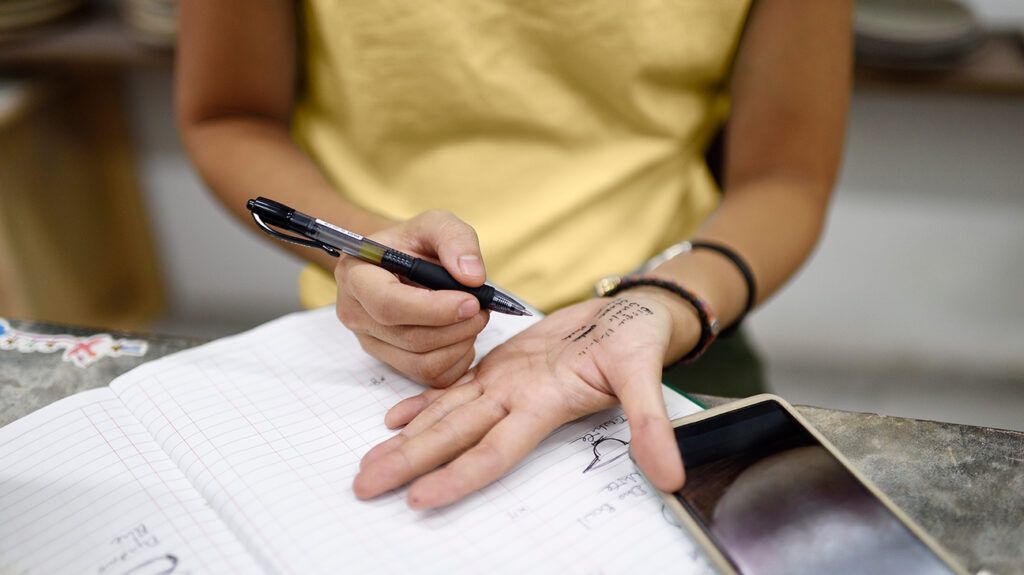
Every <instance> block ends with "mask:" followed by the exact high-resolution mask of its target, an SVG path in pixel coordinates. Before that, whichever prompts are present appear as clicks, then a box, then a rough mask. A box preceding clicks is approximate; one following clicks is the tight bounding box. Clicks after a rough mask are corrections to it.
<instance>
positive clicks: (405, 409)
mask: <svg viewBox="0 0 1024 575" xmlns="http://www.w3.org/2000/svg"><path fill="white" fill-rule="evenodd" d="M475 377H476V373H475V370H470V371H469V372H467V373H466V374H465V375H463V376H462V377H460V378H459V379H458V380H457V381H456V382H455V383H453V384H452V385H451V387H449V388H448V389H452V388H455V387H458V386H460V385H465V384H467V383H469V382H471V381H473V379H474V378H475ZM445 393H446V390H445V389H428V390H426V391H424V392H423V393H419V394H417V395H414V396H412V397H407V398H405V399H403V400H402V401H399V402H398V403H396V404H395V405H393V406H391V409H389V410H388V412H387V413H385V414H384V425H386V426H387V427H388V429H398V428H399V427H402V426H403V425H406V424H408V423H409V422H410V421H412V420H413V419H415V418H416V417H417V416H419V414H420V413H421V412H422V411H423V410H424V409H426V408H427V406H429V405H430V404H432V403H433V402H434V401H435V400H436V399H438V398H439V397H442V396H443V395H444V394H445ZM448 411H451V409H450V408H449V409H448ZM415 429H416V427H413V430H415ZM406 433H407V434H408V433H409V431H408V430H406Z"/></svg>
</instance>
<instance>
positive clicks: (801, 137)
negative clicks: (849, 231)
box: [656, 0, 852, 357]
mask: <svg viewBox="0 0 1024 575" xmlns="http://www.w3.org/2000/svg"><path fill="white" fill-rule="evenodd" d="M751 10H752V12H751V14H750V18H749V21H748V25H747V29H746V31H745V33H744V36H743V40H742V43H741V45H740V50H739V54H738V55H737V61H736V66H735V68H734V71H733V78H732V100H733V107H732V115H731V117H730V119H729V124H728V128H727V132H726V140H725V144H726V148H725V152H726V157H725V168H726V173H725V182H724V196H723V200H722V204H721V205H720V206H719V208H718V210H717V211H716V212H715V214H714V215H713V217H712V218H711V219H710V220H709V221H708V222H707V223H706V224H705V225H704V226H703V227H702V228H701V230H700V231H699V233H698V237H700V238H702V239H709V240H715V241H718V242H721V243H724V244H726V245H728V246H730V247H732V248H733V249H735V250H736V251H737V252H739V253H740V254H741V255H742V256H743V258H744V259H745V260H746V261H747V262H748V263H749V265H750V266H751V268H752V269H753V272H754V275H755V277H756V278H757V282H758V294H757V296H758V297H757V300H758V301H763V300H764V299H766V298H767V297H769V296H770V295H771V294H773V293H774V292H775V291H776V290H778V289H779V287H781V286H782V284H783V283H785V281H786V280H787V279H788V278H789V277H790V276H791V275H792V274H793V273H794V272H795V271H796V270H797V269H798V268H799V267H800V265H801V264H802V263H803V262H804V261H805V260H806V259H807V257H808V255H809V254H810V253H811V250H812V249H813V248H814V245H815V244H816V243H817V240H818V237H819V236H820V234H821V230H822V227H823V224H824V220H825V213H826V210H827V208H828V201H829V196H830V195H831V192H832V186H833V184H834V181H835V178H836V174H837V171H838V169H839V161H840V157H841V155H842V144H843V130H844V126H845V122H846V110H847V106H848V102H849V91H850V69H851V56H850V49H851V40H850V35H851V30H850V26H851V24H850V19H851V13H852V6H851V2H849V0H841V1H840V0H837V1H830V2H801V1H799V0H757V1H755V2H754V5H753V6H752V8H751ZM656 273H657V274H659V275H665V276H668V277H671V278H674V279H677V280H680V281H683V282H685V283H686V285H687V286H688V287H690V288H691V289H694V290H695V291H697V292H698V293H700V294H702V295H703V296H704V297H705V298H706V299H707V300H708V301H709V303H710V305H711V307H712V309H714V310H715V311H716V313H717V314H718V316H719V319H720V320H722V323H723V325H728V324H729V323H731V322H732V321H733V320H734V319H735V318H736V317H737V316H738V315H739V314H740V313H741V311H742V310H743V305H744V303H745V299H746V291H745V287H744V283H743V277H742V276H741V275H740V274H739V272H738V271H737V270H736V268H735V267H734V266H733V265H732V263H730V262H729V261H728V260H726V259H725V258H723V257H721V256H720V255H718V254H715V253H712V252H706V251H699V252H694V253H691V254H687V255H683V256H680V257H678V258H676V259H674V260H672V261H670V262H668V263H666V264H665V265H663V266H662V267H660V268H659V269H658V270H656ZM691 315H692V314H691ZM684 321H685V322H687V323H689V324H691V325H690V327H689V328H686V327H683V332H684V333H685V334H686V335H685V336H684V337H679V338H676V340H677V341H675V342H674V344H673V348H674V349H673V350H671V352H670V355H673V356H674V357H679V355H681V354H683V353H686V350H688V349H689V347H687V346H690V347H692V344H693V342H694V341H695V339H696V337H697V332H696V331H695V328H694V327H693V325H692V320H690V319H685V320H684Z"/></svg>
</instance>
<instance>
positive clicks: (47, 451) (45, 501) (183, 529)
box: [0, 388, 259, 575]
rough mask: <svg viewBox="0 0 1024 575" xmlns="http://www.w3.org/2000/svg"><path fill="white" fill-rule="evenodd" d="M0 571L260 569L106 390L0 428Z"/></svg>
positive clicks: (63, 402)
mask: <svg viewBox="0 0 1024 575" xmlns="http://www.w3.org/2000/svg"><path fill="white" fill-rule="evenodd" d="M0 462H3V463H2V465H0V573H93V574H96V575H104V574H118V575H120V574H123V573H171V572H175V573H187V572H199V571H209V572H218V573H251V572H253V571H255V570H258V569H259V567H258V565H257V564H256V563H255V562H254V560H253V558H252V557H251V556H250V555H249V554H248V553H247V552H246V551H245V549H244V548H243V547H242V545H241V543H239V541H238V540H237V539H236V538H235V536H234V535H233V534H232V533H231V532H230V531H229V530H228V528H227V526H226V525H224V523H223V522H222V521H221V520H220V519H219V518H218V517H217V515H216V513H215V512H214V511H213V510H212V509H210V507H209V506H208V505H207V504H206V502H205V501H203V499H202V497H201V496H200V495H199V493H198V492H196V490H195V489H194V488H193V487H192V485H191V484H190V483H189V482H188V480H187V479H185V476H184V475H182V473H181V471H180V470H179V469H178V468H177V467H176V466H175V465H174V464H173V463H172V462H171V461H170V460H169V459H168V458H167V456H166V454H164V453H163V451H161V450H160V448H159V446H157V445H156V443H154V442H153V439H152V438H151V437H150V436H149V434H148V432H147V431H146V430H145V428H143V427H142V425H141V424H140V423H139V422H138V420H137V419H135V417H134V416H133V415H132V414H130V413H129V412H128V411H127V409H125V407H124V404H123V403H121V401H120V400H119V399H117V397H116V396H115V395H114V393H113V392H112V391H111V390H110V389H107V388H103V389H96V390H91V391H86V392H83V393H79V394H76V395H73V396H71V397H68V398H66V399H63V400H61V401H58V402H57V403H54V404H53V405H50V406H47V407H45V408H43V409H41V410H39V411H36V412H35V413H32V414H30V415H28V416H26V417H24V418H22V419H20V420H18V421H15V422H13V423H11V424H10V425H7V426H6V427H4V428H2V429H0Z"/></svg>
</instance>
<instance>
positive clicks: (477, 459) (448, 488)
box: [407, 411, 558, 509]
mask: <svg viewBox="0 0 1024 575" xmlns="http://www.w3.org/2000/svg"><path fill="white" fill-rule="evenodd" d="M557 426H558V424H557V422H554V421H548V420H546V419H544V418H541V417H538V416H537V415H536V414H533V413H529V412H523V411H519V412H513V413H511V414H509V415H508V416H507V417H505V418H504V419H501V420H500V422H498V424H497V425H495V426H494V428H493V429H491V431H490V432H488V433H487V435H485V436H484V438H483V439H482V440H481V441H480V443H478V444H477V445H476V446H475V447H473V448H471V449H469V450H468V451H466V452H465V453H463V454H462V455H461V456H459V457H458V458H456V459H455V460H454V461H452V462H451V463H450V464H448V465H447V466H445V467H444V468H442V469H439V470H437V471H434V472H433V473H430V474H429V475H427V476H425V477H422V478H420V479H419V480H417V481H415V482H414V483H413V484H412V486H411V487H410V488H409V494H408V496H407V500H408V503H409V506H410V507H412V508H414V509H431V508H434V507H441V506H444V505H448V504H450V503H454V502H455V501H458V500H459V499H462V498H463V497H465V496H466V495H469V494H470V493H472V492H474V491H476V490H477V489H480V488H482V487H484V486H486V485H489V484H490V483H492V482H494V481H496V480H497V479H499V478H500V477H501V476H502V475H504V474H505V473H506V472H507V471H508V470H510V469H511V468H512V467H513V466H514V465H516V464H517V463H519V462H520V461H522V459H523V458H524V457H526V456H527V454H529V453H530V450H532V449H533V448H534V447H536V446H537V444H538V443H540V442H541V441H542V440H543V439H544V438H545V437H547V435H548V434H549V433H551V431H552V430H554V429H555V428H556V427H557Z"/></svg>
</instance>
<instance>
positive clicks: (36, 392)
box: [0, 320, 1024, 574]
mask: <svg viewBox="0 0 1024 575" xmlns="http://www.w3.org/2000/svg"><path fill="white" fill-rule="evenodd" d="M10 323H11V327H13V328H15V329H18V330H25V331H31V332H35V333H52V334H57V333H67V334H72V335H89V334H93V333H95V331H94V330H83V329H79V328H73V327H69V326H62V325H53V324H47V323H40V322H27V321H17V320H11V321H10ZM113 335H115V336H120V337H131V338H136V339H145V340H146V341H148V342H149V350H148V352H147V354H146V355H145V356H144V357H141V358H136V357H118V358H111V357H107V358H103V359H101V360H99V361H97V362H96V363H94V364H92V365H91V366H89V367H87V368H79V367H76V366H75V365H73V364H71V363H68V362H64V361H62V360H61V356H60V354H56V353H53V354H43V353H20V352H17V351H0V425H6V424H7V423H9V422H11V421H14V420H15V419H17V418H19V417H22V416H24V415H26V414H28V413H30V412H32V411H35V410H36V409H39V408H41V407H43V406H45V405H47V404H49V403H52V402H54V401H56V400H58V399H61V398H63V397H67V396H68V395H71V394H73V393H76V392H79V391H83V390H86V389H91V388H95V387H102V386H104V385H107V384H108V383H110V381H111V380H112V379H114V378H115V377H117V376H118V375H120V374H122V373H124V372H126V371H128V370H130V369H132V368H134V367H136V366H137V365H139V364H141V363H144V362H146V361H150V360H153V359H156V358H158V357H160V356H163V355H166V354H169V353H173V352H176V351H180V350H182V349H187V348H189V347H193V346H195V345H199V344H201V343H203V340H197V339H189V338H182V337H171V336H164V335H151V334H144V335H140V334H121V333H114V334H113ZM696 398H697V399H698V400H699V401H702V402H704V403H705V404H706V405H708V406H713V405H718V404H721V403H725V402H727V401H728V400H727V399H726V398H720V397H710V396H696ZM798 409H799V410H800V412H801V413H802V414H803V415H804V416H805V417H806V418H807V419H808V420H810V421H811V423H812V424H813V425H814V426H815V427H817V428H818V429H819V430H820V431H821V432H822V433H823V434H824V435H825V436H826V437H827V438H828V439H829V440H830V441H832V443H833V444H835V446H836V447H837V448H838V449H839V450H840V451H841V452H842V453H843V454H844V455H845V456H846V457H847V458H848V459H849V460H850V462H851V463H852V464H853V465H854V466H855V467H856V468H857V469H858V470H860V471H861V472H862V473H863V474H864V475H865V476H867V477H868V478H869V479H870V480H871V481H873V482H874V483H875V485H877V486H878V487H879V488H880V489H881V490H882V491H883V492H885V493H886V494H887V495H888V496H889V497H890V498H892V500H893V501H895V502H896V504H897V505H899V506H900V507H901V508H902V509H903V510H904V511H906V512H907V514H908V515H910V517H912V518H913V519H914V520H915V521H917V523H918V524H920V525H921V526H922V527H923V528H924V529H925V530H926V531H927V532H929V533H930V534H931V535H932V536H933V537H935V539H937V540H938V541H939V542H940V543H941V544H942V545H943V546H944V547H945V548H946V549H947V550H949V551H950V552H951V553H952V554H953V556H954V557H956V558H957V559H958V560H959V562H960V563H961V564H962V565H964V566H965V567H967V569H968V570H969V571H971V572H977V571H980V570H985V571H987V572H989V573H993V574H1004V573H1024V433H1019V432H1015V431H1007V430H1001V429H990V428H982V427H973V426H969V425H956V424H950V423H938V422H932V421H921V420H914V419H905V418H900V417H886V416H881V415H874V414H868V413H852V412H844V411H836V410H831V409H821V408H816V407H805V406H799V407H798Z"/></svg>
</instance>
